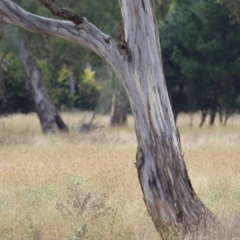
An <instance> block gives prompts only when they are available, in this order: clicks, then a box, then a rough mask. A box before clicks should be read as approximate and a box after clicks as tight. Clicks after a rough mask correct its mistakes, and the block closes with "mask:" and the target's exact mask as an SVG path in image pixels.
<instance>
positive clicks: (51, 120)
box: [19, 40, 68, 133]
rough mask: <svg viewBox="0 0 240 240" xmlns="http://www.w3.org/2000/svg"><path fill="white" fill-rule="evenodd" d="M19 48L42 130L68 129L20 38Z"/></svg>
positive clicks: (24, 43)
mask: <svg viewBox="0 0 240 240" xmlns="http://www.w3.org/2000/svg"><path fill="white" fill-rule="evenodd" d="M19 48H20V51H19V57H20V60H21V62H22V64H23V66H24V68H25V70H26V73H27V77H28V80H27V90H28V92H29V94H30V96H31V98H32V99H33V101H34V105H35V108H36V112H37V115H38V117H39V120H40V123H41V127H42V131H43V132H44V133H46V132H55V131H56V130H57V129H59V130H62V131H68V128H67V126H66V124H65V123H64V122H63V120H62V119H61V117H60V116H59V114H58V113H57V111H56V109H55V107H54V105H53V103H52V101H51V99H50V97H49V95H48V92H47V89H46V86H45V83H44V81H43V79H42V74H41V71H40V69H39V67H38V65H37V63H36V61H35V59H34V57H33V55H32V53H31V50H30V48H29V46H28V44H27V43H26V41H24V40H20V43H19Z"/></svg>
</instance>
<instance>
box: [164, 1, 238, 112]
mask: <svg viewBox="0 0 240 240" xmlns="http://www.w3.org/2000/svg"><path fill="white" fill-rule="evenodd" d="M229 15H230V13H229V11H228V9H227V8H226V7H225V6H224V5H221V4H219V3H217V2H216V1H215V0H204V1H192V2H191V3H189V2H188V1H186V3H184V1H183V2H181V3H180V2H179V3H178V4H177V5H176V7H175V11H173V13H172V15H171V16H169V17H168V18H167V19H166V21H165V22H164V24H163V25H162V26H161V28H160V32H161V33H162V48H163V59H164V69H165V74H166V80H167V85H168V87H169V89H170V93H171V91H173V89H176V88H177V86H179V85H183V86H184V87H183V88H184V89H186V92H187V95H188V99H189V105H190V108H191V109H195V110H208V109H210V110H213V111H216V110H217V108H221V109H225V111H229V109H231V111H236V110H237V104H236V103H237V99H238V96H239V94H240V88H239V82H240V72H239V71H238V70H237V69H239V68H240V65H239V63H240V62H239V53H240V47H239V42H240V28H239V26H238V25H236V24H232V21H231V19H230V18H229ZM181 103H182V102H181V101H176V102H175V104H177V105H175V106H173V107H174V108H177V107H178V108H180V107H179V106H178V105H181ZM238 109H239V108H238Z"/></svg>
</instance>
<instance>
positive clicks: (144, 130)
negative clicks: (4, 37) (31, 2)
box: [0, 0, 215, 239]
mask: <svg viewBox="0 0 240 240" xmlns="http://www.w3.org/2000/svg"><path fill="white" fill-rule="evenodd" d="M120 5H121V11H122V16H123V19H124V25H123V26H124V36H122V37H121V42H120V44H117V43H116V42H114V40H113V39H112V38H111V37H109V36H107V35H105V34H104V33H102V32H101V31H100V30H99V29H97V28H96V27H95V26H93V25H92V24H91V23H89V22H88V21H87V20H86V19H85V18H84V19H83V23H81V24H79V25H78V26H76V24H74V23H71V22H67V21H58V20H53V19H46V18H43V17H39V16H36V15H32V14H30V13H28V12H25V11H23V10H22V9H21V8H19V7H18V6H16V5H15V4H13V3H12V2H11V1H10V0H2V1H1V2H0V15H1V14H2V18H1V21H3V22H5V23H11V24H15V25H17V26H20V27H22V28H25V29H27V30H29V31H34V32H38V33H39V32H40V33H45V34H50V35H54V36H57V37H60V38H63V39H67V40H70V41H74V42H77V43H79V44H82V45H84V46H86V47H88V48H89V49H91V50H93V51H94V52H96V53H97V54H98V55H99V56H100V57H101V58H102V59H104V60H105V61H106V62H107V63H108V64H109V65H110V66H111V67H112V69H113V71H114V72H115V73H116V75H117V77H118V78H119V80H120V81H121V82H122V84H123V86H124V87H125V90H126V92H127V95H128V98H129V102H130V105H131V109H132V112H133V116H134V120H135V129H136V135H137V142H138V150H137V156H136V160H137V161H136V167H137V171H138V177H139V181H140V185H141V188H142V192H143V196H144V201H145V203H146V206H147V209H148V212H149V214H150V216H151V217H152V220H153V222H154V224H155V227H156V229H157V231H158V232H159V233H160V235H161V237H162V239H172V238H173V237H176V236H178V237H179V236H181V235H182V236H184V235H187V234H188V233H191V234H194V233H195V232H196V231H198V230H199V229H200V228H201V227H202V228H203V230H204V229H205V228H211V226H212V225H214V224H215V216H214V215H213V214H212V213H211V211H210V210H209V209H208V208H206V207H205V206H204V204H203V203H202V202H201V200H200V199H199V198H198V197H197V195H196V193H195V192H194V190H193V188H192V185H191V181H190V179H189V177H188V173H187V169H186V166H185V163H184V159H183V154H182V150H181V144H180V139H179V135H178V131H177V128H176V126H175V123H174V118H173V113H172V109H171V105H170V101H169V97H168V93H167V88H166V83H165V79H164V75H163V69H162V59H161V50H160V42H159V33H158V27H157V24H156V18H155V7H154V1H153V0H134V1H129V0H120Z"/></svg>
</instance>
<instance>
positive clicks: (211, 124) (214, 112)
mask: <svg viewBox="0 0 240 240" xmlns="http://www.w3.org/2000/svg"><path fill="white" fill-rule="evenodd" d="M215 117H216V111H215V110H211V112H210V120H209V126H213V125H214V122H215Z"/></svg>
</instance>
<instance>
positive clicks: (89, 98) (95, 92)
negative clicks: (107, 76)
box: [77, 68, 101, 110]
mask: <svg viewBox="0 0 240 240" xmlns="http://www.w3.org/2000/svg"><path fill="white" fill-rule="evenodd" d="M81 79H82V81H81V82H80V83H79V84H78V91H79V98H78V100H77V101H79V105H80V108H81V109H84V110H85V109H91V110H94V109H95V108H96V106H97V101H98V98H99V95H100V91H101V86H100V84H99V82H97V81H96V79H95V72H94V71H92V70H90V69H88V68H86V69H84V73H83V75H82V76H81Z"/></svg>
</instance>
